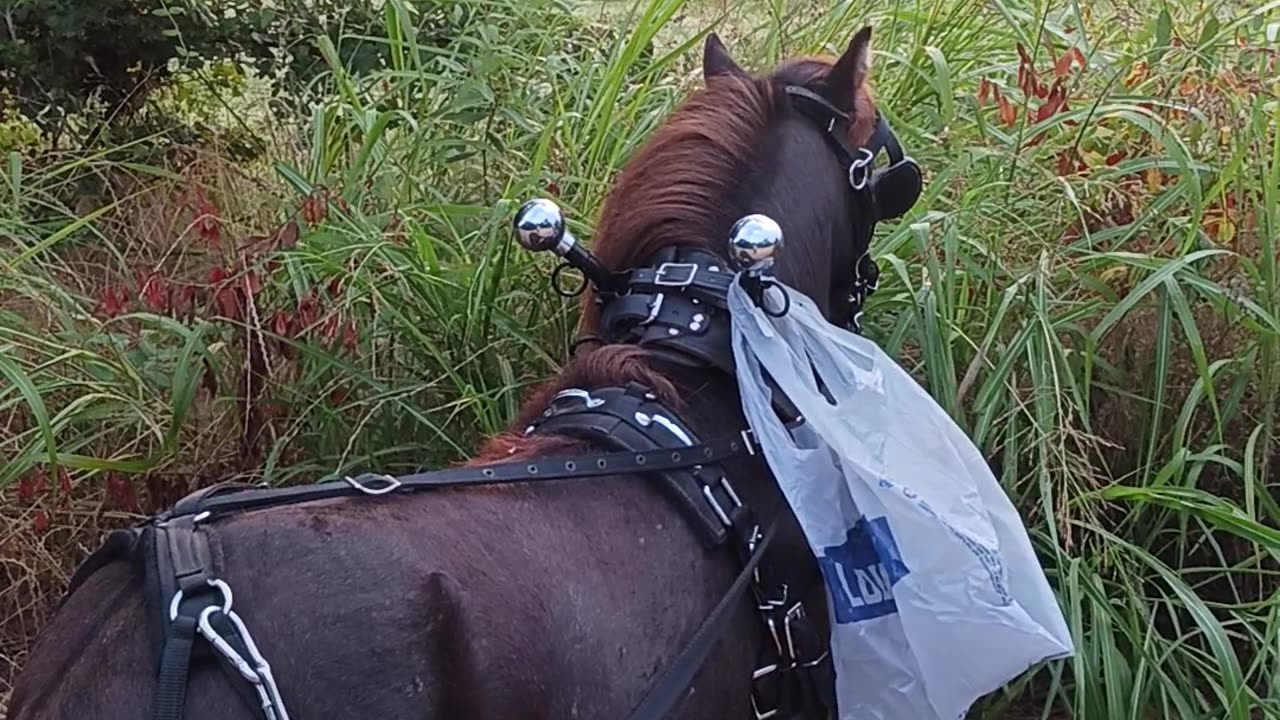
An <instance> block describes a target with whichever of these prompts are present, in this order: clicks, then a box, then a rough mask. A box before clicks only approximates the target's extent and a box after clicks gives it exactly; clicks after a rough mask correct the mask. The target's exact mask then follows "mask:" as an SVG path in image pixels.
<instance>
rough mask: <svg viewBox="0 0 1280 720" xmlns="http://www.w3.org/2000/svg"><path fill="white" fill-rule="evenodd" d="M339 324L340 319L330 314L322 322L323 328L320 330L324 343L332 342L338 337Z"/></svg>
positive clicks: (336, 314)
mask: <svg viewBox="0 0 1280 720" xmlns="http://www.w3.org/2000/svg"><path fill="white" fill-rule="evenodd" d="M339 323H341V318H339V317H338V313H333V314H331V315H330V316H329V317H328V319H326V320H325V321H324V327H323V328H321V330H320V337H321V339H323V340H324V341H325V342H326V343H330V342H333V339H334V338H335V337H337V336H338V325H339Z"/></svg>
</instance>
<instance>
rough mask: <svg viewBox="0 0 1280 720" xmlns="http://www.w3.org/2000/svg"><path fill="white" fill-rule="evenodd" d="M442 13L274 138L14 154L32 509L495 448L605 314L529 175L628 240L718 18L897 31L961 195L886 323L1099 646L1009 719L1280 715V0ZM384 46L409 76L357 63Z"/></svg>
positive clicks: (949, 177)
mask: <svg viewBox="0 0 1280 720" xmlns="http://www.w3.org/2000/svg"><path fill="white" fill-rule="evenodd" d="M441 7H443V8H445V9H444V10H440V9H439V8H435V9H433V10H432V11H431V12H454V13H457V16H456V17H457V18H459V19H460V20H459V21H458V22H459V24H461V26H462V27H464V28H465V30H464V31H463V32H462V33H461V34H459V35H458V36H456V37H454V38H452V39H450V40H449V41H448V42H447V43H446V44H444V45H441V44H439V43H430V44H429V43H422V42H419V38H420V37H422V33H421V32H420V30H421V28H423V27H424V26H425V25H426V24H429V23H430V22H431V15H430V13H429V12H427V11H425V10H420V9H416V8H415V5H413V4H411V3H408V2H405V1H404V0H390V1H389V2H388V3H386V5H385V12H386V17H387V23H386V24H387V27H388V33H387V35H386V36H385V37H339V38H322V39H320V40H319V43H320V47H321V49H322V51H323V52H324V54H325V56H326V57H328V58H330V60H331V62H330V66H329V67H328V69H327V71H326V72H325V73H324V74H323V75H321V76H320V77H318V78H316V79H315V81H314V84H313V87H312V88H311V89H310V90H311V94H312V95H313V96H317V97H320V98H322V99H323V100H322V102H320V103H318V104H316V105H314V106H311V107H309V108H307V109H305V110H304V111H299V112H297V113H295V114H292V115H289V116H287V117H283V118H282V121H281V122H282V127H283V128H285V130H284V134H285V135H290V134H292V135H293V136H294V137H292V138H291V139H290V140H288V141H287V142H284V143H281V144H279V145H278V146H277V149H276V151H275V155H274V156H273V157H271V158H269V160H270V162H269V163H267V164H266V165H264V166H263V167H259V168H248V169H237V168H228V167H226V166H225V164H222V165H220V164H218V163H217V162H216V160H215V161H213V162H203V163H196V164H192V165H189V166H186V167H170V166H165V167H160V166H157V165H140V164H137V163H130V162H127V161H125V160H123V159H122V158H124V157H125V156H124V154H123V153H124V151H125V150H127V149H122V148H112V149H109V150H94V151H86V152H85V153H83V154H82V155H81V156H77V157H59V158H23V157H20V156H17V155H13V156H10V157H9V158H8V162H7V165H6V167H5V173H4V178H3V180H2V181H0V242H2V243H3V244H2V245H0V378H3V382H2V383H0V422H3V423H4V424H3V425H2V427H4V428H5V429H6V430H5V432H3V433H0V453H3V458H0V459H2V460H3V465H2V466H0V487H4V486H5V485H12V486H14V487H16V488H17V490H16V491H13V492H11V493H10V497H11V498H14V497H15V496H16V499H17V500H18V502H16V503H15V504H14V505H13V511H12V512H11V513H9V514H10V515H13V516H14V517H18V518H20V522H19V523H18V524H15V525H13V526H12V527H13V529H12V530H11V532H12V533H13V536H14V537H16V536H18V535H22V536H24V537H25V536H34V537H37V538H40V537H42V536H41V535H40V533H41V532H46V531H45V530H44V528H45V527H47V526H48V525H49V515H48V514H47V513H51V512H57V510H54V509H51V508H52V507H53V506H51V505H49V504H48V503H49V502H51V501H49V500H48V498H47V497H46V498H45V499H43V500H41V499H36V498H34V497H33V496H34V495H36V494H38V493H37V492H36V491H35V490H34V489H33V487H32V479H33V478H35V479H37V480H41V481H45V482H47V483H49V485H50V486H51V487H53V486H56V485H57V480H56V478H59V477H63V478H65V482H66V484H67V485H70V486H72V488H73V490H74V489H83V488H95V487H104V486H105V487H106V488H107V493H106V497H105V499H104V500H103V501H102V503H103V505H104V506H105V507H106V509H107V510H108V511H120V510H126V511H136V510H138V509H140V505H142V504H145V503H142V502H140V501H139V500H138V498H137V497H135V495H136V494H138V493H142V494H143V495H144V496H146V497H147V498H150V497H151V495H155V496H157V498H159V499H164V498H165V496H166V495H165V490H166V488H169V487H170V486H171V485H177V486H180V487H183V488H185V487H188V486H191V485H193V484H194V483H195V482H197V481H198V482H204V481H208V480H212V479H214V478H219V479H221V478H227V477H241V478H244V477H248V478H251V479H254V480H262V481H266V482H272V483H278V482H295V481H310V480H314V479H320V478H322V477H326V476H330V475H332V474H335V473H342V472H349V471H351V470H352V469H364V468H377V469H380V470H383V471H398V470H405V469H409V468H415V467H421V466H430V465H433V464H438V463H441V462H445V461H448V460H452V459H456V458H459V457H463V456H465V455H466V454H467V453H468V452H469V451H470V450H471V449H472V448H474V446H475V444H476V442H477V440H478V439H479V437H480V436H481V435H482V434H484V433H489V432H493V431H495V430H497V429H499V428H501V427H503V426H505V424H506V423H507V422H508V421H509V419H510V418H511V417H512V415H513V414H514V412H515V409H516V407H517V404H518V402H519V400H520V398H521V397H522V395H523V393H524V391H525V389H526V388H527V387H528V386H529V385H530V384H531V383H533V382H535V381H537V380H538V379H541V378H544V377H546V376H547V375H549V374H550V373H552V372H554V370H555V368H556V367H557V365H558V363H559V362H560V361H562V360H563V358H564V357H565V355H566V353H567V348H568V342H569V341H570V340H571V339H572V336H573V329H574V317H573V315H572V307H570V304H568V303H564V302H562V301H560V300H559V298H556V297H555V296H554V295H553V294H551V293H550V292H548V291H547V288H546V281H547V271H548V268H547V267H545V266H544V265H542V264H538V263H535V262H533V261H532V259H531V258H529V257H527V256H526V255H525V254H524V253H521V252H517V251H515V249H514V247H513V244H512V242H511V238H510V237H509V232H508V227H509V226H508V222H509V219H510V216H511V212H512V211H513V209H514V207H515V206H516V205H517V204H518V202H519V201H521V200H523V199H525V198H527V197H530V196H532V195H540V194H553V195H556V196H557V197H558V198H559V200H560V201H561V203H562V204H563V205H564V206H565V207H566V208H567V210H568V211H569V212H570V214H571V222H572V224H574V225H575V226H576V227H575V229H576V230H578V231H579V232H580V234H581V235H582V236H584V237H587V238H589V237H590V229H591V228H590V223H591V221H592V219H593V217H594V213H595V211H596V209H597V208H598V207H599V204H600V201H601V199H602V197H603V195H604V193H605V191H606V190H607V187H608V183H609V180H610V179H611V177H612V176H613V174H614V173H615V172H616V171H617V170H618V168H619V167H620V166H621V165H622V164H623V163H624V162H625V161H626V159H627V157H628V156H629V155H630V153H632V152H633V151H634V150H635V149H636V147H637V146H638V145H639V143H641V142H642V141H643V139H644V138H645V137H646V135H647V134H648V133H649V132H651V131H652V130H653V129H654V128H655V127H657V126H658V125H659V124H660V123H661V121H662V118H663V117H664V115H665V114H666V113H667V112H668V111H669V110H670V109H671V108H673V107H674V105H675V104H676V103H677V102H678V101H679V99H680V98H681V97H682V95H683V93H684V92H685V91H686V90H687V89H688V88H689V87H691V85H692V84H694V83H695V82H696V80H697V70H698V67H697V64H696V59H697V52H696V51H695V52H690V50H691V48H692V49H695V50H696V49H697V48H698V47H699V45H698V44H699V42H700V40H701V37H702V35H703V34H704V33H705V31H707V30H708V29H710V28H712V27H717V28H719V30H720V32H721V33H722V34H724V35H728V36H729V37H730V38H732V40H733V42H732V43H731V47H733V48H734V49H735V53H736V54H737V55H738V57H739V60H740V61H743V62H744V63H747V64H750V65H753V66H756V67H760V66H762V65H764V64H767V63H769V62H773V61H776V60H778V59H781V58H783V57H787V56H790V55H794V54H798V53H807V52H815V51H826V52H831V51H834V50H838V49H840V48H842V47H843V44H844V43H845V42H846V41H847V38H848V37H849V36H850V35H851V34H852V32H853V31H854V30H855V29H856V28H857V27H858V26H859V25H860V24H862V23H870V24H872V25H873V26H874V28H875V40H874V44H875V46H876V48H877V54H876V57H875V69H874V71H873V75H874V82H875V86H876V89H877V98H878V99H879V103H880V106H881V108H882V110H883V111H884V112H885V114H886V116H887V117H888V118H889V119H890V120H891V121H892V122H893V124H894V127H895V129H896V130H897V131H898V134H899V135H900V136H901V137H902V139H903V141H904V143H905V144H906V146H907V147H908V148H909V151H910V152H911V153H912V154H913V155H914V156H915V157H916V158H917V160H918V161H919V162H920V163H921V165H922V166H923V167H924V168H925V169H926V172H927V181H928V184H927V188H926V192H925V195H924V197H923V198H922V200H921V202H920V203H919V204H918V205H917V207H916V209H915V210H914V211H913V212H912V213H911V214H910V215H909V216H908V217H907V218H904V220H903V221H902V222H899V223H895V224H892V225H890V226H887V227H885V228H883V230H882V232H881V234H880V236H879V237H878V238H877V240H876V243H875V248H874V251H875V254H876V255H877V257H878V258H879V259H880V261H881V264H882V267H884V268H885V273H884V278H883V281H882V286H881V289H880V290H879V291H878V292H877V293H876V295H875V296H874V297H873V299H872V302H871V305H870V307H869V308H868V313H867V317H868V320H869V321H870V328H869V330H868V334H869V335H870V336H871V337H873V338H874V339H876V340H877V341H878V342H880V343H881V344H882V345H883V346H884V347H886V349H887V350H888V351H889V352H890V353H892V354H893V355H894V356H896V357H898V358H899V359H900V361H901V362H902V363H903V364H904V366H906V367H908V368H909V369H911V370H912V371H913V372H914V373H915V374H916V375H917V377H919V378H920V380H921V382H922V383H924V385H925V386H926V387H927V388H928V389H929V390H930V392H931V393H932V394H933V395H934V397H936V398H937V399H938V401H939V402H940V403H942V405H943V406H944V407H946V408H947V409H948V411H949V412H951V413H952V414H953V416H954V417H955V418H956V419H957V421H958V422H960V423H961V425H962V426H963V427H964V428H966V430H968V431H969V432H970V434H971V435H972V437H973V438H974V440H975V441H976V442H977V443H978V444H979V445H980V446H981V447H982V448H983V449H984V451H986V452H987V453H988V454H989V456H990V457H991V458H992V460H993V462H994V463H995V465H996V467H997V468H998V469H999V472H1000V476H1001V479H1002V482H1003V483H1004V485H1005V487H1006V489H1007V490H1008V491H1009V493H1010V494H1011V496H1012V497H1013V498H1014V500H1015V502H1016V503H1017V505H1018V507H1019V508H1020V509H1021V510H1022V512H1023V517H1024V519H1025V521H1026V523H1027V525H1028V527H1029V528H1030V529H1031V531H1032V534H1033V538H1034V540H1035V542H1036V544H1037V548H1038V550H1039V552H1040V556H1041V559H1042V561H1043V563H1044V565H1045V568H1046V570H1047V572H1048V573H1049V575H1050V579H1051V582H1052V583H1053V584H1054V586H1055V588H1056V589H1057V592H1058V594H1059V598H1060V600H1061V602H1062V605H1063V607H1064V609H1065V611H1066V613H1067V616H1068V619H1069V622H1070V624H1071V627H1072V629H1073V633H1074V635H1075V640H1076V643H1077V647H1078V650H1079V652H1078V653H1077V655H1076V656H1075V657H1074V658H1072V659H1070V660H1066V661H1061V662H1057V663H1053V664H1049V665H1046V666H1044V667H1040V668H1035V669H1033V670H1032V671H1029V672H1028V673H1027V674H1026V675H1025V676H1024V677H1022V678H1020V679H1019V680H1018V681H1016V682H1014V683H1011V684H1010V686H1009V687H1008V688H1006V689H1005V690H1003V691H1001V692H999V693H996V694H994V695H993V696H992V697H990V698H988V701H987V702H986V703H985V704H984V705H983V706H982V707H980V708H978V709H977V710H976V714H980V715H983V716H989V717H1024V716H1034V717H1045V718H1048V717H1053V716H1061V714H1063V713H1066V714H1069V715H1071V716H1075V717H1083V718H1090V720H1094V719H1100V718H1116V719H1120V718H1125V719H1133V720H1137V719H1143V720H1145V719H1147V718H1164V717H1178V718H1232V719H1234V718H1257V717H1280V702H1278V701H1277V700H1276V698H1277V697H1280V658H1278V657H1277V656H1278V654H1280V624H1278V623H1277V622H1276V619H1277V616H1278V615H1280V602H1278V595H1277V592H1278V591H1280V582H1278V581H1277V580H1278V577H1280V576H1278V573H1280V564H1277V560H1278V559H1280V554H1278V553H1280V530H1278V529H1277V528H1280V503H1278V502H1277V499H1276V490H1275V482H1274V481H1273V478H1274V469H1273V468H1272V460H1273V458H1274V456H1275V440H1276V435H1277V433H1276V417H1275V415H1276V408H1275V402H1274V398H1275V393H1276V386H1277V382H1278V381H1280V378H1278V377H1277V374H1278V373H1280V370H1278V369H1277V367H1278V362H1277V361H1278V360H1280V357H1278V355H1277V353H1278V351H1280V347H1278V346H1277V342H1278V339H1280V322H1278V321H1277V317H1278V316H1280V311H1278V309H1277V303H1278V302H1280V297H1278V296H1277V287H1276V285H1277V277H1276V275H1277V268H1276V264H1277V248H1276V247H1275V244H1274V243H1275V238H1276V237H1277V235H1278V234H1280V135H1278V134H1277V129H1276V128H1277V126H1278V125H1280V101H1278V98H1277V95H1278V94H1280V87H1277V84H1276V82H1275V80H1274V78H1275V77H1276V76H1277V73H1276V65H1277V53H1278V51H1277V46H1276V45H1275V44H1274V42H1272V43H1270V44H1268V40H1267V32H1268V26H1269V25H1274V23H1276V22H1277V9H1278V8H1280V3H1275V2H1273V3H1270V4H1267V5H1262V6H1255V7H1243V6H1236V5H1232V4H1229V3H1228V4H1219V5H1212V6H1205V7H1200V6H1196V5H1193V4H1191V3H1189V2H1185V0H1180V1H1179V2H1171V3H1163V4H1159V5H1155V4H1151V5H1147V6H1143V8H1137V9H1130V8H1128V7H1125V6H1113V5H1110V4H1107V5H1098V4H1088V5H1085V4H1079V3H1070V2H1067V3H1052V2H1048V3H1046V2H1039V1H1035V2H1033V1H1032V0H988V1H987V2H977V1H976V0H934V1H933V2H925V1H921V2H911V3H907V2H894V3H886V4H883V5H880V6H878V7H869V6H865V5H863V4H855V3H850V2H841V3H837V4H835V5H833V6H831V7H825V6H824V7H816V6H812V5H810V4H795V5H789V4H786V3H782V2H780V1H778V0H772V1H770V2H755V3H752V4H749V5H740V6H735V7H733V8H730V7H729V6H728V5H724V6H720V5H718V4H712V3H693V2H686V1H685V0H649V1H648V2H641V3H639V4H638V5H623V4H619V3H600V4H592V5H589V6H570V5H564V4H560V3H558V2H555V1H553V0H535V1H534V2H528V3H511V2H505V1H503V0H485V1H478V2H467V3H463V2H458V3H454V4H448V3H446V4H443V5H441ZM450 8H455V9H450ZM356 42H359V43H372V44H376V45H378V46H381V47H382V48H383V50H384V54H385V57H386V65H385V68H384V69H383V70H381V71H378V72H374V73H369V74H365V75H353V74H352V73H350V72H348V71H347V70H346V69H345V68H343V67H341V66H340V65H339V64H338V63H337V61H336V58H338V57H340V56H341V53H340V52H339V50H340V46H341V44H343V43H356ZM1055 83H1056V84H1057V85H1056V87H1055ZM121 178H125V179H127V182H126V181H122V180H121ZM85 185H88V186H98V187H103V186H105V187H108V188H110V193H106V192H96V193H94V194H92V195H91V196H86V195H84V194H83V193H71V192H69V191H68V189H69V188H72V187H78V186H85ZM197 190H198V191H197ZM177 193H182V194H183V202H182V203H172V202H171V203H169V205H167V206H166V205H165V204H164V202H163V198H164V197H168V196H172V195H174V194H177ZM83 197H92V198H94V202H92V203H89V204H88V205H84V204H83V203H81V205H80V206H76V205H75V204H74V203H75V202H76V198H83ZM156 197H160V198H161V199H162V201H161V202H159V203H158V207H159V209H155V207H156V203H155V202H154V200H153V199H154V198H156ZM104 198H105V199H104ZM140 217H144V218H151V219H152V220H153V222H152V223H151V224H150V225H148V226H147V227H146V228H144V230H143V231H141V232H140V231H139V230H138V229H137V227H136V225H137V222H136V220H137V219H138V218H140ZM139 268H142V269H143V270H145V272H139ZM215 271H216V272H215ZM156 278H159V280H156ZM157 282H158V283H160V285H161V286H162V287H161V289H160V290H157V289H156V288H157V284H156V283H157ZM187 288H190V289H189V290H187ZM184 291H185V294H184ZM193 476H194V477H195V478H196V480H190V479H188V478H189V477H193ZM24 483H26V484H25V485H24ZM134 486H136V487H137V489H134ZM24 488H25V489H24ZM144 490H145V492H144ZM51 492H52V491H51ZM131 493H132V494H131ZM42 502H43V503H45V504H44V505H42V504H41V503H42ZM66 512H70V511H66ZM41 514H44V518H45V519H44V521H43V522H41V521H40V519H39V518H40V517H41ZM0 532H3V528H0ZM43 537H44V539H43V540H40V542H43V543H44V544H46V545H50V544H56V543H63V544H64V545H59V546H58V547H61V548H62V549H63V554H64V558H63V562H64V568H65V567H66V566H69V565H70V564H72V563H74V562H75V561H76V560H78V559H79V557H81V556H82V555H83V551H84V549H85V548H84V547H65V544H66V543H68V542H70V540H68V538H66V537H58V538H55V537H54V536H53V535H50V536H43ZM84 542H87V541H84ZM16 566H17V565H16V564H15V565H14V567H16ZM0 594H2V593H0ZM965 651H966V650H964V649H961V650H960V652H965ZM967 651H970V652H974V653H978V652H982V651H983V649H982V648H972V649H968V650H967Z"/></svg>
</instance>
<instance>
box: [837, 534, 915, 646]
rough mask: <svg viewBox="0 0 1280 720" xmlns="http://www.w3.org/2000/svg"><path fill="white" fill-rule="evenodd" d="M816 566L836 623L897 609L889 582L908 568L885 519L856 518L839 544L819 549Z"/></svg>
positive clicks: (851, 621)
mask: <svg viewBox="0 0 1280 720" xmlns="http://www.w3.org/2000/svg"><path fill="white" fill-rule="evenodd" d="M818 565H819V566H820V567H821V568H822V577H823V579H825V580H826V581H827V590H828V591H830V593H831V599H832V605H833V606H834V608H833V609H834V611H835V616H836V623H837V624H840V625H846V624H848V623H854V622H858V621H860V620H869V619H871V618H877V617H882V616H884V615H892V614H893V613H896V612H898V605H897V603H895V602H894V600H893V584H894V583H896V582H898V581H899V580H901V579H902V578H904V577H906V575H907V573H908V572H910V571H909V570H908V569H907V565H906V563H904V562H902V554H901V553H899V552H898V544H897V543H896V542H894V539H893V533H892V532H890V530H889V521H888V520H886V519H885V518H882V517H879V518H875V519H874V520H870V521H868V520H867V519H866V518H865V517H864V518H862V519H861V520H859V521H858V523H857V524H856V525H854V526H853V527H852V528H850V529H849V533H848V535H847V536H846V538H845V541H844V542H843V543H841V544H840V545H835V546H833V547H827V548H823V549H822V554H821V555H820V556H819V557H818Z"/></svg>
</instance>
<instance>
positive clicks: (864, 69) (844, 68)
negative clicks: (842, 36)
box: [827, 25, 871, 112]
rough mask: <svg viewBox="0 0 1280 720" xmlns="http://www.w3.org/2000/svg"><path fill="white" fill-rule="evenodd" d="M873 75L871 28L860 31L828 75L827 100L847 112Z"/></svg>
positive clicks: (851, 108)
mask: <svg viewBox="0 0 1280 720" xmlns="http://www.w3.org/2000/svg"><path fill="white" fill-rule="evenodd" d="M870 73H871V26H869V25H868V26H866V27H864V28H862V29H861V30H859V31H858V32H857V34H856V35H854V36H853V39H852V40H850V41H849V47H848V48H846V49H845V51H844V54H843V55H841V56H840V59H839V60H837V61H836V64H835V67H833V68H831V73H830V74H829V75H827V93H828V97H827V100H830V101H831V103H832V104H834V105H835V106H836V107H838V108H840V109H841V110H844V111H846V112H851V111H852V110H853V103H854V98H856V97H857V96H858V90H860V89H861V88H862V85H863V83H865V82H866V81H867V76H868V75H869V74H870Z"/></svg>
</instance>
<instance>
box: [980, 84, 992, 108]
mask: <svg viewBox="0 0 1280 720" xmlns="http://www.w3.org/2000/svg"><path fill="white" fill-rule="evenodd" d="M990 96H991V81H990V80H988V79H986V78H982V82H980V83H978V107H983V106H984V105H986V104H987V98H988V97H990Z"/></svg>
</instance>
